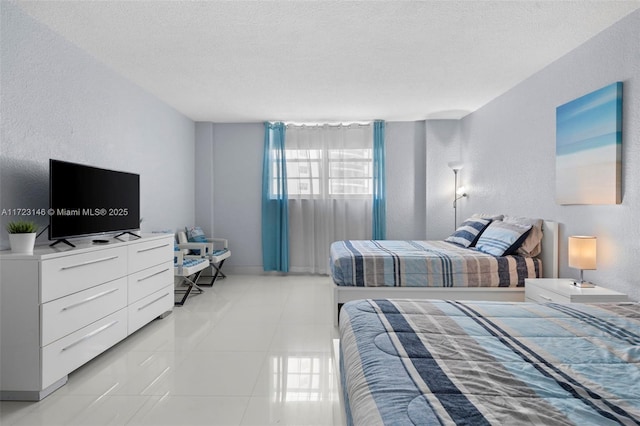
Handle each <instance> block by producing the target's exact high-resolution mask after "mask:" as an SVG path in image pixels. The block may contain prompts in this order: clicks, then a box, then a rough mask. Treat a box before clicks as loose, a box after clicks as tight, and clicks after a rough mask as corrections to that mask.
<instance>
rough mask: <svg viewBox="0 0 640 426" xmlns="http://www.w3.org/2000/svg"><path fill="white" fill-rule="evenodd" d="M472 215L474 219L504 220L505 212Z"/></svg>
mask: <svg viewBox="0 0 640 426" xmlns="http://www.w3.org/2000/svg"><path fill="white" fill-rule="evenodd" d="M471 217H472V218H473V219H491V220H502V218H503V217H504V215H503V214H489V213H474V214H473V215H472V216H471Z"/></svg>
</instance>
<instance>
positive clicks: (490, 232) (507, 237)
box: [476, 221, 531, 256]
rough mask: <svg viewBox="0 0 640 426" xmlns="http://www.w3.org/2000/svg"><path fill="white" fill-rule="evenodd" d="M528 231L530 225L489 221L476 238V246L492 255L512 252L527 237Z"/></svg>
mask: <svg viewBox="0 0 640 426" xmlns="http://www.w3.org/2000/svg"><path fill="white" fill-rule="evenodd" d="M529 231H531V225H520V224H517V223H507V222H502V221H495V222H491V224H490V225H489V226H488V227H487V229H485V230H484V232H483V233H482V235H480V238H478V242H476V248H477V249H478V250H480V251H482V252H485V253H489V254H492V255H494V256H506V255H509V254H513V253H514V252H515V251H516V250H518V247H520V245H521V244H522V242H523V241H524V240H525V239H526V238H527V235H528V234H529Z"/></svg>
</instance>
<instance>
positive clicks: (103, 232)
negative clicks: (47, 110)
mask: <svg viewBox="0 0 640 426" xmlns="http://www.w3.org/2000/svg"><path fill="white" fill-rule="evenodd" d="M54 162H57V163H64V164H70V165H73V166H77V167H82V168H86V169H93V170H101V171H105V172H109V173H117V174H126V175H131V176H135V177H137V181H138V197H137V203H138V206H137V207H138V217H137V218H136V223H137V224H138V226H137V227H132V228H117V229H104V230H96V231H95V232H89V233H83V234H70V235H53V231H54V227H53V226H52V221H53V216H54V215H53V214H50V215H49V229H48V232H47V234H48V238H49V241H53V240H58V241H60V240H66V239H67V238H69V239H72V238H83V237H90V236H95V235H107V234H118V233H126V232H132V231H138V230H140V217H141V212H140V174H138V173H133V172H127V171H123V170H115V169H108V168H104V167H97V166H92V165H89V164H84V163H76V162H72V161H66V160H57V159H54V158H50V159H49V210H50V211H51V210H52V209H53V206H52V204H53V203H52V196H53V176H52V173H51V167H52V164H53V163H54Z"/></svg>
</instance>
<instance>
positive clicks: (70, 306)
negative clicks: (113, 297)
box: [62, 288, 118, 311]
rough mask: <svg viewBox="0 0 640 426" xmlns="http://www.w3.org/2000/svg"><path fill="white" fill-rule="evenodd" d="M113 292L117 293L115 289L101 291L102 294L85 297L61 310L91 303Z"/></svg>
mask: <svg viewBox="0 0 640 426" xmlns="http://www.w3.org/2000/svg"><path fill="white" fill-rule="evenodd" d="M114 291H118V289H117V288H112V289H111V290H107V291H103V292H102V293H98V294H95V295H93V296H91V297H87V298H86V299H84V300H81V301H79V302H76V303H73V304H71V305H69V306H65V307H64V308H62V310H63V311H66V310H68V309H71V308H75V307H76V306H80V305H84V304H85V303H87V302H91V301H92V300H96V299H99V298H100V297H103V296H106V295H107V294H111V293H113V292H114Z"/></svg>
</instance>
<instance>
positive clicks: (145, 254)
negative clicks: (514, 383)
mask: <svg viewBox="0 0 640 426" xmlns="http://www.w3.org/2000/svg"><path fill="white" fill-rule="evenodd" d="M173 246H174V242H173V237H172V236H168V237H167V238H161V239H157V240H153V241H145V242H142V243H138V244H131V245H130V246H129V247H128V250H129V252H128V256H129V272H136V271H141V270H143V269H147V268H149V267H151V266H155V265H158V264H160V263H164V262H166V261H168V260H171V261H172V262H173Z"/></svg>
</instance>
